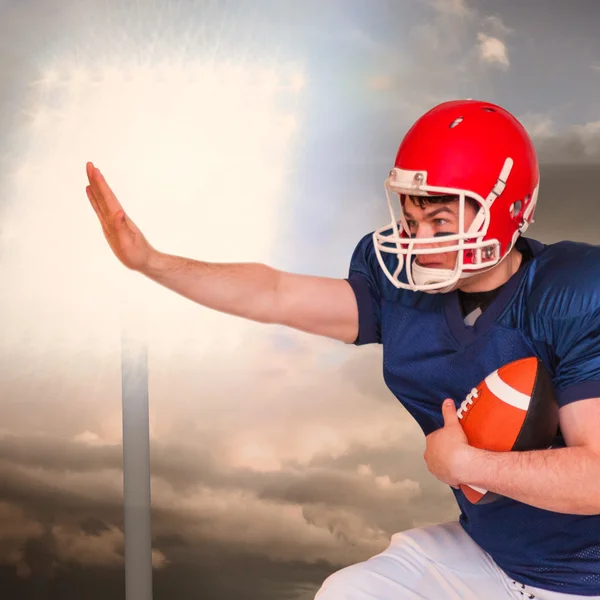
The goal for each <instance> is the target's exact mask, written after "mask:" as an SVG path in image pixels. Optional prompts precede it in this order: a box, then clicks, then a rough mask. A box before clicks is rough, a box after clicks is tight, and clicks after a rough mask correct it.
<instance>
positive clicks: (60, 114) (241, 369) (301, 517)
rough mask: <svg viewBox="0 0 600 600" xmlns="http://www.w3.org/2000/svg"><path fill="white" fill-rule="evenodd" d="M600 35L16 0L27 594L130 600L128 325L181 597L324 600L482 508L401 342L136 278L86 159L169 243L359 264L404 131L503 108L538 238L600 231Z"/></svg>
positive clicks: (450, 12) (265, 8)
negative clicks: (329, 328) (290, 326)
mask: <svg viewBox="0 0 600 600" xmlns="http://www.w3.org/2000/svg"><path fill="white" fill-rule="evenodd" d="M598 22H600V4H598V3H597V2H596V0H573V1H572V2H569V3H564V2H559V1H558V0H543V1H542V0H530V1H529V2H520V1H517V0H506V1H504V2H502V3H498V2H492V1H491V0H394V1H391V0H390V1H386V0H377V1H376V2H374V1H373V0H362V1H358V0H305V1H304V2H302V3H299V2H295V1H292V0H285V1H281V0H278V1H275V0H272V1H269V0H259V1H256V2H252V3H249V2H243V1H242V0H239V1H237V2H236V1H233V0H221V1H219V0H206V1H201V0H188V1H183V0H179V1H177V2H175V1H174V2H158V1H153V0H147V1H138V2H135V1H133V0H124V1H121V0H120V1H119V2H117V1H116V0H102V1H97V2H91V1H83V2H82V1H80V0H78V1H77V2H75V0H44V1H43V2H42V1H41V0H18V1H17V0H0V132H1V135H0V274H1V275H2V280H3V282H4V285H3V287H2V294H0V310H1V311H2V316H3V319H2V320H3V327H2V334H1V335H0V353H1V360H0V397H1V398H2V402H1V403H0V589H2V590H3V592H5V593H6V595H7V596H8V597H19V598H27V599H29V598H32V599H38V598H49V597H54V598H58V597H59V598H61V599H63V598H64V599H65V600H69V599H70V598H80V597H82V590H85V594H83V595H85V597H86V598H88V599H90V600H94V599H95V598H106V597H112V598H120V597H123V594H124V592H123V578H124V567H123V536H122V513H123V502H122V474H121V470H120V469H121V445H120V443H121V354H120V345H119V340H120V337H119V336H120V324H121V317H122V315H125V318H126V319H127V322H128V323H129V322H131V316H132V315H136V316H138V317H139V316H140V315H142V316H143V318H144V319H145V321H144V322H145V323H146V335H147V337H148V339H149V389H150V403H151V440H152V476H153V479H152V494H153V498H152V500H153V535H154V564H155V567H156V569H155V598H158V599H159V600H160V599H161V598H170V599H173V600H175V599H177V598H200V597H202V598H205V599H207V600H210V599H213V598H214V599H217V598H218V599H220V600H228V599H229V598H239V597H240V594H241V593H243V595H244V598H247V599H248V600H252V599H255V598H256V599H260V600H270V599H275V598H278V599H289V600H309V599H311V598H312V597H313V596H314V593H315V591H316V590H317V589H318V587H319V585H320V583H321V582H322V581H323V579H324V578H325V577H326V576H327V575H328V574H329V573H331V572H333V571H335V570H337V569H339V568H341V567H343V566H345V565H347V564H350V563H353V562H357V561H359V560H363V559H366V558H367V557H369V556H371V555H373V554H375V553H376V552H379V551H380V550H382V549H383V548H384V547H385V546H386V544H387V541H388V539H389V536H390V535H391V534H392V533H394V532H396V531H401V530H404V529H407V528H410V527H414V526H418V525H421V524H426V523H435V522H440V521H443V520H448V519H454V518H456V516H457V511H456V508H455V506H454V503H453V499H452V495H451V494H450V492H449V491H448V490H447V489H446V488H445V487H444V486H443V485H442V484H440V483H439V482H437V481H436V480H435V479H433V478H432V477H431V476H430V475H429V474H428V472H427V471H426V469H425V467H424V464H423V461H422V452H423V448H424V442H423V439H422V436H421V435H420V430H418V428H417V427H416V425H415V424H414V423H413V422H412V421H411V420H410V418H409V417H408V416H407V414H406V412H405V411H404V409H403V408H402V407H401V406H400V405H399V404H398V402H397V401H396V400H395V399H394V398H393V397H392V395H391V394H390V392H389V391H388V390H387V389H386V388H385V385H384V383H383V382H382V378H381V352H380V349H379V348H375V347H363V348H360V349H358V348H353V347H345V346H343V345H340V344H338V343H334V342H331V341H328V340H322V339H317V338H311V337H309V336H306V335H304V334H300V333H295V332H290V331H285V330H282V329H280V328H273V327H266V326H262V325H256V324H252V323H242V322H238V321H236V320H234V319H232V318H230V317H226V316H224V315H220V314H216V313H210V312H209V311H205V310H204V309H202V308H200V307H197V306H194V305H193V304H191V303H190V302H188V301H186V300H184V299H182V298H179V297H176V296H174V295H173V294H170V293H169V292H167V291H166V290H163V289H160V288H158V287H157V286H155V285H154V284H152V283H150V282H147V281H144V280H141V279H140V278H137V277H135V276H134V275H133V274H131V273H129V272H124V270H123V269H122V268H121V267H120V265H119V264H118V263H117V261H116V260H115V259H114V258H113V257H112V255H111V254H110V252H109V251H108V248H107V247H106V244H105V242H104V239H103V237H102V235H101V232H100V230H99V227H98V225H97V223H96V218H95V215H94V214H93V211H92V210H91V208H90V207H89V204H88V201H87V198H86V196H85V191H84V189H85V185H86V182H85V162H86V161H87V160H93V161H95V162H96V163H97V164H98V166H100V168H101V169H102V170H103V171H104V172H105V174H106V176H107V178H108V179H109V181H110V182H111V184H113V186H114V189H115V191H116V193H117V194H118V195H119V197H120V198H121V200H122V202H123V204H124V205H125V207H126V209H127V210H128V211H129V212H130V214H131V216H132V218H133V219H134V220H135V221H136V222H137V223H138V224H139V225H140V226H141V227H142V229H143V230H144V231H145V233H146V234H147V235H148V237H149V238H150V240H151V242H153V243H154V245H156V246H158V247H159V248H160V249H161V250H164V251H167V252H171V253H179V254H184V255H187V256H193V257H195V258H200V259H207V260H216V261H246V260H259V261H263V262H267V263H269V264H272V265H273V266H276V267H279V268H284V269H290V270H295V271H301V272H307V273H315V274H320V275H329V276H339V277H343V276H345V275H346V273H347V267H348V260H349V257H350V254H351V252H352V250H353V248H354V246H355V244H356V242H357V241H358V239H360V237H362V235H363V234H364V233H366V232H368V231H371V230H373V229H374V228H376V227H379V226H380V225H382V224H384V223H385V222H387V218H388V215H387V214H386V211H387V208H386V203H385V197H384V194H383V181H384V178H385V175H386V173H387V171H388V170H389V168H390V165H391V163H392V160H393V157H394V155H395V151H396V148H397V145H398V143H399V141H400V139H401V137H402V135H403V133H404V132H405V131H406V129H407V128H408V127H409V126H410V124H411V123H412V122H413V121H414V119H415V118H417V117H418V116H419V115H420V114H421V113H422V112H424V111H425V110H427V109H428V108H430V107H431V106H432V105H434V104H436V103H437V102H440V101H443V100H447V99H451V98H456V97H459V98H460V97H464V98H466V97H473V98H482V99H487V100H491V101H493V102H497V103H499V104H502V105H504V106H505V107H506V108H508V109H509V110H510V111H512V112H513V113H514V114H515V115H517V116H518V117H519V118H521V119H522V121H523V123H524V124H525V125H526V126H527V127H528V129H529V131H530V133H531V134H532V136H533V137H534V140H535V143H536V145H537V147H538V150H539V153H540V158H541V161H542V184H541V196H540V203H539V209H538V213H537V219H536V224H535V225H534V227H533V228H532V229H531V230H530V231H531V235H532V236H534V237H537V238H539V239H541V240H543V241H555V240H558V239H565V238H571V239H578V240H585V241H589V242H595V243H596V242H598V238H599V235H598V232H597V231H598V229H597V217H598V216H599V210H598V206H597V204H596V195H595V192H594V190H596V189H597V187H598V184H599V183H600V181H599V179H600V177H599V176H598V174H597V165H598V163H600V113H598V108H597V107H598V105H599V100H600V38H598V36H597V34H596V32H597V23H598ZM581 215H583V217H584V218H583V219H582V218H580V217H581Z"/></svg>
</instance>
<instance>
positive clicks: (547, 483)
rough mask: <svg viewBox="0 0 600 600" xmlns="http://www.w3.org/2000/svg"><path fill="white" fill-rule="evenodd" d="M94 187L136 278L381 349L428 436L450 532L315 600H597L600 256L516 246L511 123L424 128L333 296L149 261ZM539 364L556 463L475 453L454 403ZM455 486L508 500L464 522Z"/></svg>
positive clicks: (109, 199) (593, 250)
mask: <svg viewBox="0 0 600 600" xmlns="http://www.w3.org/2000/svg"><path fill="white" fill-rule="evenodd" d="M87 175H88V179H89V186H88V187H87V188H86V192H87V196H88V198H89V200H90V202H91V204H92V206H93V208H94V210H95V212H96V214H97V216H98V218H99V220H100V222H101V224H102V228H103V231H104V234H105V236H106V239H107V241H108V243H109V244H110V247H111V248H112V250H113V252H114V253H115V255H116V256H117V258H118V259H119V260H120V261H121V262H122V263H123V264H124V265H125V266H126V267H128V268H129V269H132V270H135V271H138V272H140V273H142V274H144V275H145V276H147V277H148V278H150V279H152V280H154V281H155V282H157V283H159V284H161V285H163V286H165V287H167V288H169V289H171V290H173V291H174V292H176V293H179V294H181V295H183V296H185V297H186V298H189V299H190V300H192V301H194V302H197V303H198V304H200V305H202V306H205V307H208V308H211V309H214V310H217V311H221V312H225V313H228V314H231V315H235V316H238V317H242V318H246V319H252V320H254V321H258V322H262V323H277V324H281V325H286V326H289V327H293V328H296V329H299V330H302V331H305V332H308V333H312V334H315V335H320V336H327V337H330V338H334V339H336V340H340V341H341V342H344V343H347V344H355V345H364V344H382V346H383V362H384V377H385V381H386V383H387V385H388V387H389V388H390V390H391V391H392V392H393V393H394V395H395V396H396V397H397V398H398V400H399V401H400V402H401V403H402V404H403V406H404V407H406V409H407V410H408V412H409V413H410V414H411V415H412V416H413V417H414V419H415V420H416V421H417V423H418V424H419V426H420V427H421V429H422V431H423V433H424V435H425V436H426V451H425V461H426V464H427V467H428V468H429V470H430V471H431V473H432V474H433V475H434V476H436V477H437V478H438V479H439V480H441V481H442V482H444V483H446V484H448V485H449V486H451V489H452V491H453V493H454V495H455V497H456V501H457V503H458V506H459V508H460V518H459V520H458V521H457V522H451V523H443V524H439V525H434V526H428V527H423V528H417V529H412V530H409V531H404V532H401V533H397V534H395V535H394V536H392V538H391V541H390V544H389V546H388V548H387V549H386V550H385V551H383V552H382V553H381V554H378V555H376V556H374V557H372V558H371V559H369V560H367V561H365V562H363V563H360V564H356V565H351V566H349V567H346V568H344V569H341V570H339V571H338V572H336V573H334V574H332V575H331V576H330V577H328V578H327V579H326V580H325V582H324V583H323V585H322V587H321V589H320V590H319V591H318V592H317V595H316V598H317V600H399V599H400V598H402V599H412V598H414V599H415V600H416V599H428V600H442V599H445V598H461V599H467V598H474V599H485V600H501V599H502V600H508V599H514V598H522V597H528V598H538V599H540V600H575V599H583V598H586V599H587V600H590V598H596V600H600V435H599V434H598V431H599V429H600V248H598V247H596V246H592V245H588V244H583V243H577V242H571V241H565V242H560V243H555V244H543V243H540V242H538V241H536V240H534V239H531V238H529V237H525V236H524V234H525V232H526V231H527V229H528V227H529V226H530V224H531V223H532V222H533V216H534V212H535V209H536V204H537V199H538V190H539V185H540V175H539V167H538V160H537V157H536V152H535V148H534V146H533V144H532V141H531V139H530V138H529V136H528V134H527V132H526V130H525V129H524V127H523V126H522V125H521V124H520V123H519V121H518V120H517V119H516V118H515V117H514V116H512V115H511V114H510V113H509V112H507V111H506V110H504V109H503V108H502V107H500V106H497V105H494V104H491V103H489V102H482V101H476V100H465V101H462V100H461V101H451V102H445V103H442V104H440V105H438V106H436V107H434V108H432V109H431V110H429V111H428V112H427V113H425V114H424V115H423V116H422V117H421V118H419V119H418V120H417V121H416V123H415V124H414V125H413V126H412V127H411V129H410V130H409V131H408V132H407V134H406V135H405V137H404V138H403V140H402V142H401V144H400V147H399V149H398V153H397V156H396V159H395V162H394V165H393V168H392V169H391V171H390V172H389V175H388V177H387V179H386V181H385V190H386V195H387V201H388V205H389V208H390V217H391V220H390V222H389V223H388V224H386V225H385V226H383V227H381V228H380V229H377V230H376V231H374V232H371V233H369V234H367V235H365V236H364V238H363V239H361V240H360V241H359V243H358V245H357V246H356V249H355V251H354V253H353V255H352V257H351V261H350V268H349V273H348V276H347V277H346V278H344V279H334V278H326V277H316V276H307V275H298V274H294V273H288V272H282V271H279V270H276V269H273V268H271V267H269V266H267V265H263V264H224V263H222V264H215V263H207V262H202V261H198V260H192V259H189V258H184V257H179V256H173V255H169V254H166V253H164V252H160V251H158V250H156V249H155V248H153V247H152V246H151V244H150V243H149V242H148V241H147V240H146V238H145V237H144V235H143V234H142V232H141V231H140V230H139V229H138V228H137V227H136V225H135V224H134V223H133V222H132V221H131V219H130V218H129V217H128V216H127V214H126V213H125V211H124V210H123V208H122V206H121V204H120V203H119V201H118V200H117V198H116V196H115V194H114V193H113V192H112V191H111V189H110V187H109V185H108V184H107V182H106V180H105V179H104V177H103V176H102V174H101V173H100V171H99V170H98V169H97V168H96V167H95V166H94V165H93V164H91V163H88V165H87ZM532 355H535V356H537V357H538V358H539V359H540V360H541V361H542V362H543V363H544V365H545V367H546V368H547V369H548V371H549V372H550V373H551V375H552V378H553V384H554V387H555V390H556V394H557V398H558V403H559V406H560V427H559V430H558V432H557V436H556V439H555V441H554V443H553V445H552V447H551V448H549V449H546V450H540V451H530V452H503V453H494V452H488V451H485V450H480V449H477V448H473V447H471V446H470V445H469V444H468V443H467V440H466V437H465V435H464V433H463V431H462V428H461V426H460V424H459V421H458V418H457V416H456V408H457V407H458V406H459V405H460V402H461V400H462V399H464V398H465V396H466V395H467V394H468V392H469V391H470V390H471V389H472V388H473V387H474V386H476V385H477V384H478V383H479V382H480V381H481V380H483V379H484V378H485V377H486V376H487V375H488V374H489V373H491V372H492V371H494V370H496V369H498V368H499V367H501V366H502V365H505V364H507V363H509V362H512V361H514V360H517V359H520V358H524V357H526V356H532ZM460 483H463V484H467V485H474V486H478V487H482V488H484V489H486V490H489V491H491V492H495V493H496V494H499V495H500V496H502V497H501V498H500V499H499V500H497V501H495V502H492V503H489V504H483V505H475V504H471V503H470V502H468V501H467V500H466V498H465V496H464V495H463V493H462V492H461V490H460V489H459V487H458V486H459V484H460Z"/></svg>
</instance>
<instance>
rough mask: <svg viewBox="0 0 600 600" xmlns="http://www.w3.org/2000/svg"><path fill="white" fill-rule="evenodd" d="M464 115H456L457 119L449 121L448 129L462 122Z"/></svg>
mask: <svg viewBox="0 0 600 600" xmlns="http://www.w3.org/2000/svg"><path fill="white" fill-rule="evenodd" d="M463 119H464V117H458V119H454V121H452V123H450V129H454V128H455V127H456V126H457V125H460V124H461V123H462V122H463Z"/></svg>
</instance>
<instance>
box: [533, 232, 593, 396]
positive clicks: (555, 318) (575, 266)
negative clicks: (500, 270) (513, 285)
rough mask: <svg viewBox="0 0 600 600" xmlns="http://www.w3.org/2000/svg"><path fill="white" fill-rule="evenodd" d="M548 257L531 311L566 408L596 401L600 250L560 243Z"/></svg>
mask: <svg viewBox="0 0 600 600" xmlns="http://www.w3.org/2000/svg"><path fill="white" fill-rule="evenodd" d="M546 256H547V258H546V260H545V262H543V263H542V264H541V265H540V268H539V272H538V274H537V276H536V277H537V281H538V284H537V285H535V286H534V288H533V289H532V290H530V291H531V296H530V301H531V302H532V304H531V305H530V306H531V308H533V313H532V314H534V315H535V322H536V323H537V326H538V327H540V329H538V332H539V334H540V335H539V337H538V339H540V340H542V341H543V342H544V343H545V345H546V346H547V348H548V349H549V350H550V354H551V357H552V363H553V365H552V366H553V371H554V389H555V391H556V395H557V399H558V403H559V405H560V406H564V405H566V404H569V403H571V402H576V401H578V400H585V399H587V398H597V397H600V288H599V287H598V286H599V284H600V247H598V246H592V245H588V244H581V243H573V242H560V243H557V244H555V245H553V247H552V250H551V251H550V252H549V253H548V254H547V255H546Z"/></svg>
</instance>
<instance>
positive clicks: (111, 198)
mask: <svg viewBox="0 0 600 600" xmlns="http://www.w3.org/2000/svg"><path fill="white" fill-rule="evenodd" d="M86 172H87V176H88V180H89V182H90V185H89V189H90V191H89V192H87V188H86V193H88V198H89V199H90V202H91V203H92V206H94V210H95V211H96V214H97V215H98V217H99V218H101V219H104V220H106V221H108V222H112V220H113V219H114V218H115V215H116V214H117V213H118V212H119V211H121V210H123V207H122V206H121V204H120V203H119V201H118V200H117V197H116V196H115V194H114V193H113V191H112V190H111V189H110V186H109V185H108V183H106V179H104V176H103V175H102V173H100V170H99V169H97V168H96V167H94V165H93V164H92V163H87V164H86Z"/></svg>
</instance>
